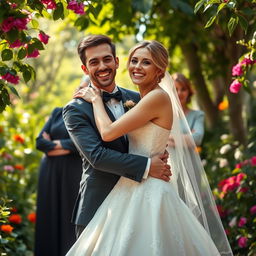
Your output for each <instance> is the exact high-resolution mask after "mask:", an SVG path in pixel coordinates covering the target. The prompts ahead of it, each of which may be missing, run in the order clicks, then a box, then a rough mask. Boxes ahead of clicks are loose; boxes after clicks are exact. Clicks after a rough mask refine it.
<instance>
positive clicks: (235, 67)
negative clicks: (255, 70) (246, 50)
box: [232, 63, 244, 76]
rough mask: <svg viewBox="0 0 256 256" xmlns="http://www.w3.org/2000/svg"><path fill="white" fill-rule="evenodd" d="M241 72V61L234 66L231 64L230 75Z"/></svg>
mask: <svg viewBox="0 0 256 256" xmlns="http://www.w3.org/2000/svg"><path fill="white" fill-rule="evenodd" d="M243 73H244V71H243V66H242V65H241V63H238V64H236V65H235V66H233V68H232V76H242V75H243Z"/></svg>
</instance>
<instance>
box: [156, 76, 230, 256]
mask: <svg viewBox="0 0 256 256" xmlns="http://www.w3.org/2000/svg"><path fill="white" fill-rule="evenodd" d="M159 85H160V86H161V88H163V89H164V90H165V91H166V92H167V93H168V94H169V96H170V99H171V102H172V111H173V124H172V130H171V133H170V135H171V137H172V138H173V140H174V145H175V146H173V147H168V149H167V150H168V152H169V159H168V162H169V164H170V166H171V171H172V177H171V182H172V183H173V184H174V185H175V187H176V189H177V191H178V193H179V195H180V197H181V198H182V200H183V201H184V202H185V204H186V205H187V206H188V207H189V208H190V209H191V211H192V212H193V214H194V215H195V217H196V218H197V219H198V220H199V222H200V223H201V224H202V225H203V226H204V228H205V229H206V231H207V232H208V233H209V235H210V236H211V238H212V240H213V241H214V243H215V245H216V247H217V248H218V250H219V252H220V254H221V255H225V256H231V255H233V253H232V250H231V248H230V245H229V242H228V240H227V237H226V234H225V231H224V228H223V226H222V223H221V220H220V217H219V214H218V211H217V208H216V205H215V202H214V198H213V195H212V192H211V189H210V186H209V183H208V180H207V177H206V174H205V171H204V168H203V166H202V162H201V159H200V157H199V155H198V153H197V152H196V145H195V143H194V140H193V137H192V134H191V131H190V128H189V126H188V123H187V121H186V117H185V115H184V113H183V110H182V107H181V105H180V101H179V98H178V95H177V92H176V89H175V86H174V82H173V79H172V78H171V76H170V74H169V73H168V72H165V76H164V78H163V79H162V81H161V83H160V84H159ZM181 126H182V127H181ZM184 127H185V130H186V133H185V134H186V135H184ZM182 128H183V130H182Z"/></svg>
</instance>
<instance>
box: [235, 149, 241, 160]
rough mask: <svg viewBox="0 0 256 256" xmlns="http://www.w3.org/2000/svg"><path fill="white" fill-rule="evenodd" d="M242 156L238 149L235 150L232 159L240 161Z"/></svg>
mask: <svg viewBox="0 0 256 256" xmlns="http://www.w3.org/2000/svg"><path fill="white" fill-rule="evenodd" d="M242 156H243V153H242V152H241V150H240V149H239V148H237V149H236V151H235V154H234V158H235V159H236V160H238V159H240V158H241V157H242Z"/></svg>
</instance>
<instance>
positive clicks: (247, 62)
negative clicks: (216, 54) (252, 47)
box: [241, 57, 255, 66]
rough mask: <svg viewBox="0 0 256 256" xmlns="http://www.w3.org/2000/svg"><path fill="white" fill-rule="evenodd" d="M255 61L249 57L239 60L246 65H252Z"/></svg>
mask: <svg viewBox="0 0 256 256" xmlns="http://www.w3.org/2000/svg"><path fill="white" fill-rule="evenodd" d="M254 63H255V61H253V60H251V59H250V58H248V57H245V58H244V59H243V60H242V61H241V64H245V65H246V66H247V65H253V64H254Z"/></svg>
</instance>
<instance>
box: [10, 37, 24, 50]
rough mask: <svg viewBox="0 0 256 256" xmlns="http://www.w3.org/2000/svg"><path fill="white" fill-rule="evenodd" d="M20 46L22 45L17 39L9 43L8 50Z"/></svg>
mask: <svg viewBox="0 0 256 256" xmlns="http://www.w3.org/2000/svg"><path fill="white" fill-rule="evenodd" d="M22 45H23V43H22V42H21V41H20V40H19V39H17V40H15V41H14V42H13V43H12V44H10V43H9V46H10V48H18V47H20V46H22Z"/></svg>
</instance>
